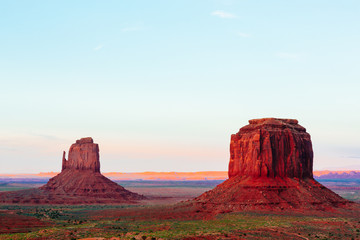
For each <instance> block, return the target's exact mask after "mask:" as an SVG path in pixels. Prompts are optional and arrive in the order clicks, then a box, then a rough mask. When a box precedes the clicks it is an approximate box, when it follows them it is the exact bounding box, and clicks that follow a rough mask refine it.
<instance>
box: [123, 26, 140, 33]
mask: <svg viewBox="0 0 360 240" xmlns="http://www.w3.org/2000/svg"><path fill="white" fill-rule="evenodd" d="M139 30H141V28H139V27H126V28H123V29H121V31H122V32H135V31H139Z"/></svg>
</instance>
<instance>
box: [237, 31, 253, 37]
mask: <svg viewBox="0 0 360 240" xmlns="http://www.w3.org/2000/svg"><path fill="white" fill-rule="evenodd" d="M237 35H238V36H239V37H243V38H248V37H251V34H249V33H243V32H238V33H237Z"/></svg>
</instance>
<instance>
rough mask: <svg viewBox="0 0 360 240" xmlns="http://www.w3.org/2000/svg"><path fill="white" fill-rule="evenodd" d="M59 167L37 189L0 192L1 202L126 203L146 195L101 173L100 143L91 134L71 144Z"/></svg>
mask: <svg viewBox="0 0 360 240" xmlns="http://www.w3.org/2000/svg"><path fill="white" fill-rule="evenodd" d="M65 155H66V153H65V152H64V153H63V159H62V171H61V173H59V174H58V175H56V176H55V177H53V178H51V179H50V180H49V182H48V183H47V184H45V185H44V186H42V187H40V188H38V189H28V190H22V191H16V192H8V193H4V194H0V202H11V203H30V204H33V203H40V204H46V203H50V204H91V203H129V202H134V201H137V200H141V199H145V197H144V196H142V195H139V194H136V193H133V192H130V191H128V190H126V189H125V188H123V187H122V186H120V185H118V184H117V183H115V182H113V181H111V180H110V179H108V178H106V177H104V176H103V175H102V174H101V173H100V161H99V146H98V144H95V143H94V142H93V139H92V138H82V139H80V140H77V141H76V143H74V144H72V145H71V147H70V150H69V155H68V160H66V158H65Z"/></svg>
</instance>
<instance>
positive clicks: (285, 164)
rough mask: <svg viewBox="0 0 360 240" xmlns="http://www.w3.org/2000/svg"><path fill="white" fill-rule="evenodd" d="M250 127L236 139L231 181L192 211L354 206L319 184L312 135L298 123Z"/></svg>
mask: <svg viewBox="0 0 360 240" xmlns="http://www.w3.org/2000/svg"><path fill="white" fill-rule="evenodd" d="M249 123H250V124H249V125H247V126H244V127H242V128H241V129H240V131H239V132H238V133H236V134H233V135H232V136H231V143H230V163H229V171H228V174H229V179H228V180H226V181H225V182H223V183H222V184H220V185H218V186H217V187H216V188H214V189H213V190H211V191H208V192H206V193H204V194H202V195H201V196H199V197H197V198H195V199H194V200H192V201H191V204H193V206H196V207H198V208H200V209H202V210H203V211H215V212H230V211H239V210H261V209H262V210H271V211H272V210H299V211H303V210H330V209H336V208H340V207H346V206H350V205H351V202H349V201H347V200H345V199H343V198H341V197H340V196H338V195H337V194H335V193H334V192H332V191H330V190H329V189H327V188H326V187H324V186H323V185H321V184H320V183H318V182H317V181H315V180H314V178H313V169H312V168H313V150H312V143H311V139H310V135H309V134H308V133H307V132H306V129H305V128H304V127H302V126H300V125H299V124H298V121H297V120H294V119H278V118H263V119H254V120H250V121H249ZM202 210H199V211H202Z"/></svg>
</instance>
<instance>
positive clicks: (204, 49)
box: [0, 0, 360, 173]
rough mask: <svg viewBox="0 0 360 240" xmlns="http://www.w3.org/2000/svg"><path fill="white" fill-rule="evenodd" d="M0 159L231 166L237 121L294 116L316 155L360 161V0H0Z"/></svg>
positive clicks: (321, 160)
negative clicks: (88, 142) (82, 150)
mask: <svg viewBox="0 0 360 240" xmlns="http://www.w3.org/2000/svg"><path fill="white" fill-rule="evenodd" d="M0 11H1V14H0V30H1V37H0V82H1V87H0V108H1V109H2V114H1V118H0V132H1V135H0V173H24V172H30V173H36V172H40V171H41V172H47V171H59V170H60V167H61V157H62V150H66V151H68V149H69V147H70V145H71V144H72V143H73V142H74V141H75V140H76V139H78V138H81V137H87V136H91V137H93V138H94V140H95V142H97V143H99V144H100V157H101V165H102V171H103V172H109V171H121V172H129V171H131V172H136V171H200V170H227V166H228V160H229V142H230V135H231V134H232V133H236V132H237V131H238V130H239V128H240V127H242V126H244V125H246V124H247V120H249V119H252V118H260V117H281V118H296V119H298V120H299V122H300V124H301V125H303V126H304V127H305V128H307V130H308V132H309V133H310V134H311V136H312V140H313V148H314V153H315V159H314V167H315V169H360V141H359V138H358V136H360V105H359V104H360V95H359V89H360V59H359V56H360V44H359V43H360V24H359V23H360V14H359V13H360V2H359V1H355V0H354V1H350V0H344V1H329V0H317V1H313V0H311V1H310V0H301V1H288V0H282V1H280V0H277V1H267V0H266V1H265V0H263V1H250V0H248V1H246V0H239V1H235V0H234V1H232V0H213V1H200V0H198V1H136V0H132V1H14V0H8V1H6V0H4V1H1V2H0Z"/></svg>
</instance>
